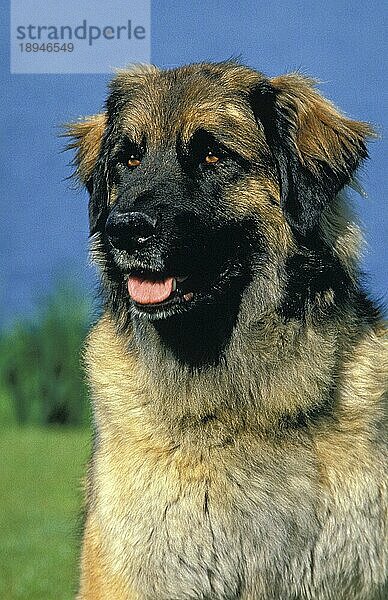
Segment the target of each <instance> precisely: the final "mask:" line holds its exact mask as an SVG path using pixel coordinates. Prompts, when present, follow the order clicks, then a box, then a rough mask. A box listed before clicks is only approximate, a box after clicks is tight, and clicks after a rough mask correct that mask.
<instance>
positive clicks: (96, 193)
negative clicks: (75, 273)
mask: <svg viewBox="0 0 388 600" xmlns="http://www.w3.org/2000/svg"><path fill="white" fill-rule="evenodd" d="M106 122H107V118H106V114H105V113H100V114H97V115H92V116H90V117H86V118H85V119H84V120H83V121H76V122H74V123H69V124H68V125H66V126H65V127H66V131H65V133H64V135H65V136H67V137H70V138H71V139H72V141H71V142H70V143H69V144H68V146H67V148H66V149H68V150H69V149H75V150H76V152H75V157H74V160H73V164H74V166H75V172H74V176H75V177H76V178H77V179H78V181H79V182H80V183H81V184H82V185H84V186H85V187H86V189H87V190H88V192H89V194H90V202H89V223H90V234H91V235H93V233H95V231H96V229H97V226H98V223H99V220H100V218H101V215H102V213H103V211H104V206H105V203H106V198H105V194H104V193H102V190H100V189H98V185H99V184H98V183H97V184H95V183H94V182H95V181H97V182H98V181H101V177H95V176H94V173H95V168H96V165H97V162H98V157H99V154H100V150H101V144H102V138H103V135H104V132H105V128H106ZM103 180H104V178H103Z"/></svg>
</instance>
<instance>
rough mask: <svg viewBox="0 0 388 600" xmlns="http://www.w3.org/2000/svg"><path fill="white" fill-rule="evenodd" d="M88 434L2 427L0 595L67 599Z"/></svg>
mask: <svg viewBox="0 0 388 600" xmlns="http://www.w3.org/2000/svg"><path fill="white" fill-rule="evenodd" d="M89 439H90V434H89V433H88V431H86V430H80V429H78V430H73V429H70V428H59V427H48V428H45V429H43V428H31V427H29V428H19V429H9V428H2V429H0V456H1V461H0V478H1V487H0V598H1V600H68V599H69V600H70V599H73V598H74V591H75V589H76V585H77V571H78V569H77V559H78V548H79V541H80V525H81V520H80V515H81V506H82V497H83V493H82V489H81V488H82V485H81V480H82V477H83V476H84V473H85V466H86V461H87V458H88V456H89V452H90V441H89Z"/></svg>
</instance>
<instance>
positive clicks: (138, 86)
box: [69, 62, 388, 600]
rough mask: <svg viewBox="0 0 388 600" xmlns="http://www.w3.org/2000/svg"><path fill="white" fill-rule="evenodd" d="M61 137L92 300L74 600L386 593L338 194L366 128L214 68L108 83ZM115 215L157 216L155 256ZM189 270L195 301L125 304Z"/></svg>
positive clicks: (375, 392) (366, 366) (378, 352)
mask: <svg viewBox="0 0 388 600" xmlns="http://www.w3.org/2000/svg"><path fill="white" fill-rule="evenodd" d="M69 135H70V136H71V137H72V139H73V143H72V145H71V146H72V147H73V148H75V149H76V158H75V165H76V169H77V176H78V177H79V179H80V180H81V182H82V183H83V184H85V185H86V186H87V187H88V190H89V192H90V195H91V200H90V209H89V215H90V232H91V252H92V258H93V260H94V261H95V262H96V264H97V265H98V267H99V269H100V271H101V281H102V288H103V294H104V298H105V310H104V314H103V316H102V317H101V319H100V321H99V322H98V323H97V324H96V326H95V327H94V328H93V330H92V331H91V333H90V335H89V338H88V340H87V345H86V352H85V356H86V365H87V373H88V377H89V381H90V388H91V393H92V398H93V411H94V425H95V443H94V452H93V457H92V459H91V462H90V467H89V471H88V477H87V502H86V524H85V532H84V543H83V551H82V561H81V582H80V589H79V593H78V596H77V598H78V599H79V600H99V599H101V600H103V599H104V600H135V599H136V600H156V599H157V600H194V599H196V600H350V599H352V600H383V599H384V598H386V597H387V596H386V594H387V587H386V581H387V564H388V560H387V559H388V552H387V478H386V456H387V455H386V438H385V431H386V430H385V423H386V412H385V411H386V408H385V407H386V404H385V400H386V386H387V374H388V353H387V344H386V334H385V330H384V324H383V321H382V317H381V315H380V312H379V309H378V308H377V307H376V306H375V305H374V303H373V302H372V301H371V300H370V299H369V298H368V296H367V294H366V293H365V292H364V290H363V288H362V286H361V284H360V277H359V271H358V252H359V245H360V241H361V235H360V230H359V227H358V225H357V223H356V221H355V219H354V217H353V215H352V211H351V207H350V205H349V201H348V199H347V196H346V191H345V189H344V188H345V187H346V185H349V184H352V182H353V180H354V176H355V171H356V169H357V167H358V166H359V165H360V164H361V162H362V161H363V160H364V159H365V158H366V157H367V150H366V142H367V139H368V138H369V137H372V136H373V131H372V130H371V128H370V126H369V125H367V124H365V123H361V122H357V121H352V120H350V119H348V118H345V117H344V116H343V115H342V114H341V113H340V112H339V111H338V110H337V109H336V108H335V106H334V105H333V104H332V103H330V102H328V101H327V100H325V99H324V98H323V97H322V96H321V95H320V94H319V93H318V92H317V90H316V89H315V84H314V82H313V81H312V80H310V79H307V78H305V77H303V76H301V75H299V74H290V75H284V76H281V77H276V78H274V79H268V78H266V77H264V76H263V75H262V74H261V73H258V72H257V71H254V70H252V69H248V68H247V67H243V66H241V65H239V64H236V63H233V62H227V63H219V64H196V65H189V66H186V67H182V68H179V69H175V70H168V71H160V70H159V69H157V68H156V67H147V66H141V67H134V68H132V69H128V70H123V71H119V72H118V73H117V75H116V77H115V78H114V80H113V82H112V83H111V86H110V95H109V98H108V101H107V105H106V111H105V112H104V113H101V114H100V115H95V116H93V117H89V118H87V119H85V120H84V121H80V122H78V123H75V124H72V125H70V126H69ZM203 139H206V140H207V141H206V144H205V145H203V144H204V143H203ZM123 140H124V141H123ZM128 140H129V141H128ZM208 140H210V142H211V143H215V144H218V145H217V149H218V151H219V152H220V156H221V161H220V164H219V165H217V166H212V167H209V166H206V165H205V166H204V163H203V162H201V160H202V159H201V158H195V157H196V156H202V154H203V152H205V153H206V152H208V148H209V143H210V142H209V141H208ZM123 144H124V146H123ZM125 144H127V145H125ZM128 144H130V146H128ZM201 144H202V146H201ZM122 147H124V148H129V150H128V149H127V150H124V151H123V152H124V153H125V152H126V153H127V154H125V157H124V159H125V160H126V157H127V155H128V153H129V155H131V154H133V152H134V151H133V148H135V147H136V148H142V149H143V150H142V152H143V154H142V162H141V165H140V166H139V167H138V168H137V170H136V171H135V170H133V171H131V173H130V174H129V173H128V172H127V171H126V170H125V169H124V167H123V164H124V163H122V162H121V163H120V160H121V159H120V158H116V156H121V154H120V152H122V150H120V148H122ZM196 153H197V154H196ZM201 153H202V154H201ZM125 160H124V162H125ZM139 162H140V161H139ZM145 196H146V197H145ZM134 207H135V208H134ZM139 207H140V208H139ZM124 208H125V210H142V211H145V212H147V211H148V212H147V214H148V213H149V214H158V215H159V217H160V218H161V222H162V225H161V230H160V233H159V234H158V235H159V238H158V240H157V242H155V243H154V242H152V244H154V245H152V246H151V242H150V247H149V248H148V249H147V251H146V250H144V249H143V250H142V251H141V252H140V251H138V250H137V249H136V250H134V251H133V253H132V254H131V252H130V251H129V250H127V249H124V250H122V249H120V250H117V249H113V248H112V245H111V244H110V243H109V236H107V233H106V223H107V221H108V219H111V218H112V217H111V215H112V214H116V213H117V211H118V210H124ZM152 211H154V213H153V212H152ZM159 217H158V218H159ZM128 235H129V234H128ZM177 257H178V258H179V260H178V258H177ZM184 268H186V269H187V270H188V271H190V272H191V273H192V275H191V281H192V282H193V283H192V284H191V285H193V292H194V293H193V296H187V297H189V298H191V304H190V302H186V303H185V302H183V300H182V301H181V302H176V304H173V305H172V308H171V307H170V306H169V305H167V306H166V307H164V306H161V307H160V309H159V308H158V309H155V310H154V311H153V312H152V314H151V312H150V314H146V313H145V312H144V310H143V312H141V310H140V309H141V308H142V307H139V306H136V303H135V302H133V300H132V299H131V298H130V297H129V295H128V290H127V279H128V274H129V276H130V274H131V273H132V272H135V273H138V272H140V273H143V272H144V271H147V272H152V273H162V272H163V273H164V275H163V277H165V276H166V274H165V273H166V272H167V271H168V272H169V273H170V272H173V271H174V269H175V270H176V271H174V272H177V273H178V271H179V269H182V270H183V269H184ZM190 269H191V270H190ZM188 281H190V279H189V280H188ZM195 286H197V288H198V289H197V288H196V287H195ZM201 286H202V287H201ZM174 307H175V308H174Z"/></svg>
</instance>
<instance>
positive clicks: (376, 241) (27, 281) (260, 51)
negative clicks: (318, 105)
mask: <svg viewBox="0 0 388 600" xmlns="http://www.w3.org/2000/svg"><path fill="white" fill-rule="evenodd" d="M1 5H3V6H1ZM105 5H106V11H107V14H110V15H112V13H113V14H114V6H112V5H114V3H112V4H109V3H107V2H105ZM0 6H1V15H2V16H1V18H2V25H1V48H0V56H1V80H0V85H1V90H2V94H3V96H4V101H3V108H2V113H3V114H2V124H1V126H0V127H1V150H2V159H1V165H0V169H1V190H0V192H1V204H0V206H1V221H0V222H1V232H0V253H1V264H0V311H1V318H2V323H7V324H9V323H10V322H11V321H13V320H14V319H15V318H19V317H20V316H21V315H26V314H27V315H28V314H31V313H32V312H33V310H34V306H35V305H36V303H37V301H38V300H39V298H41V297H44V296H45V295H46V294H47V292H48V291H49V290H50V288H51V286H52V285H53V281H54V280H55V279H58V278H60V277H62V275H63V273H64V272H66V273H67V274H71V275H73V276H75V278H76V280H77V281H78V282H79V283H80V285H81V286H85V287H84V289H85V293H90V290H91V287H92V285H91V284H92V282H93V278H94V275H93V271H92V270H91V269H90V267H88V262H87V231H88V224H87V196H86V193H85V192H83V191H79V192H74V191H73V190H72V185H71V183H69V182H68V181H66V180H65V178H66V177H67V176H68V175H69V174H70V172H71V169H70V167H69V166H68V163H69V160H70V155H69V154H68V153H63V152H62V148H63V145H64V142H63V140H61V139H59V138H58V137H57V134H58V133H59V125H60V124H61V123H63V122H66V121H69V120H72V119H77V118H78V117H80V116H82V115H87V114H93V113H95V112H98V111H99V110H100V109H101V108H102V105H103V101H104V98H105V96H106V83H107V81H108V79H109V75H106V76H105V75H10V74H9V25H8V23H9V8H8V6H7V5H6V3H5V2H4V0H2V1H1V3H0ZM386 13H387V10H386V3H385V2H383V1H379V0H378V1H369V2H367V3H366V2H365V0H362V1H360V0H352V2H349V1H343V0H327V1H326V2H325V3H323V2H321V1H319V2H318V1H310V2H308V1H300V0H299V1H298V0H296V1H295V0H293V1H292V2H291V1H289V2H283V1H276V0H274V1H272V2H258V1H257V0H256V1H254V2H253V1H250V0H247V1H245V2H244V1H243V2H235V1H234V2H229V1H226V0H224V1H222V0H207V1H202V0H197V1H193V0H190V1H189V0H187V1H186V0H184V1H180V2H176V1H172V0H164V1H162V0H160V1H154V2H152V38H151V42H152V46H151V48H152V55H151V57H152V62H154V63H155V64H157V65H159V66H162V67H171V66H176V65H178V64H182V63H186V62H193V61H200V60H223V59H225V58H228V57H230V56H239V57H240V59H241V60H242V62H244V63H247V64H249V65H250V66H253V67H255V68H258V69H259V70H261V71H263V72H264V73H266V74H268V75H277V74H280V73H284V72H287V71H292V70H295V69H300V70H301V71H302V72H304V73H307V74H310V75H313V76H314V77H316V78H318V79H319V80H320V81H321V82H322V84H321V86H320V89H321V91H322V92H323V93H324V95H326V96H327V97H329V98H331V99H332V100H333V101H334V102H335V103H336V104H337V105H338V106H339V107H341V109H342V110H343V111H345V112H346V113H347V114H348V115H349V116H352V117H353V118H356V119H360V120H367V121H370V122H372V123H373V124H374V125H375V126H376V127H377V129H378V130H379V132H380V133H383V131H384V115H385V114H386V110H385V109H386V105H387V77H386V70H385V61H386V56H387V47H386V42H385V39H384V34H385V31H386ZM124 58H125V60H128V62H129V61H130V60H131V57H130V56H129V55H128V57H124ZM370 157H371V160H370V161H369V162H368V163H367V165H366V166H365V168H364V169H363V170H362V176H361V180H362V183H363V185H364V187H365V189H366V190H367V192H368V196H369V197H368V199H367V200H365V199H361V198H356V200H355V202H356V205H357V208H358V211H359V214H360V216H361V220H362V222H363V224H364V226H365V230H366V238H367V242H368V247H367V252H366V254H365V258H364V261H363V266H364V268H365V269H366V270H367V271H368V272H369V274H370V279H369V287H370V288H371V289H372V291H373V292H374V293H375V294H376V295H379V296H381V295H382V294H385V292H386V289H387V282H388V269H387V263H388V261H387V255H386V243H385V240H386V233H387V210H388V209H387V204H386V197H387V188H386V174H385V166H386V158H387V146H386V142H385V141H384V136H382V139H380V140H378V141H376V142H373V143H372V144H371V147H370Z"/></svg>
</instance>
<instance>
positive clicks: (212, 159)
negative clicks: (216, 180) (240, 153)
mask: <svg viewBox="0 0 388 600" xmlns="http://www.w3.org/2000/svg"><path fill="white" fill-rule="evenodd" d="M219 161H220V157H219V156H217V155H216V154H213V152H211V151H210V150H209V152H208V153H207V154H206V156H205V162H206V163H207V164H208V165H215V164H216V163H218V162H219Z"/></svg>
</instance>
